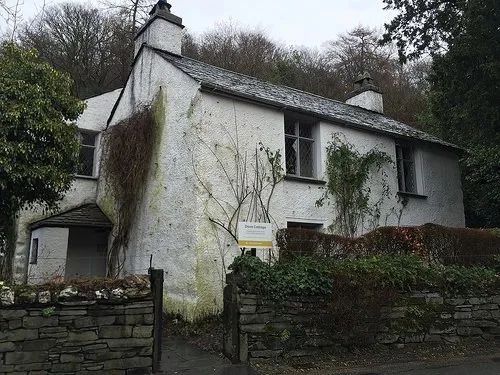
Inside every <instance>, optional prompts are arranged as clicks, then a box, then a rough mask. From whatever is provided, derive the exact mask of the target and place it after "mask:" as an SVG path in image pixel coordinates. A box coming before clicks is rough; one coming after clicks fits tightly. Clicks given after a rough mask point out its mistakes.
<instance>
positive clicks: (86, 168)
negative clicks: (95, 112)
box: [77, 130, 97, 177]
mask: <svg viewBox="0 0 500 375" xmlns="http://www.w3.org/2000/svg"><path fill="white" fill-rule="evenodd" d="M96 141H97V133H93V132H88V131H82V130H81V131H80V144H81V147H80V157H79V161H80V164H79V167H78V173H77V175H79V176H89V177H92V176H94V164H95V151H96Z"/></svg>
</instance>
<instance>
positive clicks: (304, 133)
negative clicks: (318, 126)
mask: <svg viewBox="0 0 500 375" xmlns="http://www.w3.org/2000/svg"><path fill="white" fill-rule="evenodd" d="M299 132H300V136H301V137H304V138H312V137H313V136H312V126H311V125H307V124H300V125H299Z"/></svg>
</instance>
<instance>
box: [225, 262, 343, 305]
mask: <svg viewBox="0 0 500 375" xmlns="http://www.w3.org/2000/svg"><path fill="white" fill-rule="evenodd" d="M229 269H230V270H232V271H233V272H234V273H235V274H237V275H238V276H239V280H241V281H240V287H242V288H243V289H244V290H246V291H248V292H251V293H259V294H262V295H264V296H266V297H267V298H270V299H272V300H283V299H284V298H286V297H287V296H290V295H302V296H317V295H328V294H329V293H330V292H331V290H332V283H333V280H332V278H331V276H330V269H329V267H328V265H327V264H326V263H325V262H324V261H322V260H321V259H317V258H311V257H301V258H297V259H296V260H295V261H294V262H290V263H277V264H275V265H273V266H271V265H269V264H267V263H264V262H262V261H261V260H260V259H259V258H258V257H255V256H251V255H242V256H239V257H237V258H236V259H235V260H234V261H233V263H232V264H231V265H230V266H229Z"/></svg>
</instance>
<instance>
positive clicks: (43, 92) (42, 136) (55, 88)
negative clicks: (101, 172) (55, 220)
mask: <svg viewBox="0 0 500 375" xmlns="http://www.w3.org/2000/svg"><path fill="white" fill-rule="evenodd" d="M83 108H84V104H83V103H82V102H80V101H79V100H78V99H76V98H74V97H73V96H72V95H71V80H70V79H69V77H68V76H66V75H65V74H63V73H60V72H58V71H56V70H55V69H54V68H52V67H51V66H50V65H48V64H43V63H41V62H40V61H39V59H38V55H37V52H36V51H35V50H29V51H26V50H23V49H21V48H19V47H17V46H16V45H15V44H13V43H10V42H5V43H4V44H2V46H1V47H0V212H1V213H2V216H4V215H7V216H9V215H10V214H13V213H15V212H16V211H17V210H18V209H20V208H21V207H22V206H24V205H25V204H35V203H40V204H43V205H45V206H46V207H48V208H52V207H54V206H55V204H56V202H57V201H58V200H59V199H61V197H62V194H63V193H64V192H66V191H67V190H68V189H69V187H70V185H71V182H72V180H73V176H74V173H75V172H76V169H77V166H78V150H79V142H78V139H77V129H76V126H75V125H74V124H71V123H68V121H74V120H76V119H77V117H78V116H79V115H80V114H81V113H82V111H83ZM1 222H2V221H1V219H0V226H1Z"/></svg>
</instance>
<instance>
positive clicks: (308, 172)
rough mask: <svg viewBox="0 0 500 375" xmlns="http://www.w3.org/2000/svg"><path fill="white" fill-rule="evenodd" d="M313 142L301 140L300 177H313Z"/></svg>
mask: <svg viewBox="0 0 500 375" xmlns="http://www.w3.org/2000/svg"><path fill="white" fill-rule="evenodd" d="M313 172H314V171H313V142H312V141H309V140H305V139H301V140H300V175H301V176H303V177H313Z"/></svg>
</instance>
